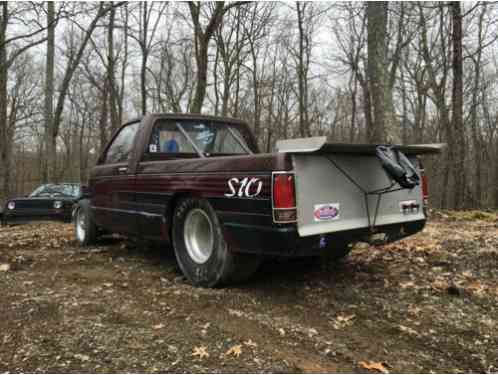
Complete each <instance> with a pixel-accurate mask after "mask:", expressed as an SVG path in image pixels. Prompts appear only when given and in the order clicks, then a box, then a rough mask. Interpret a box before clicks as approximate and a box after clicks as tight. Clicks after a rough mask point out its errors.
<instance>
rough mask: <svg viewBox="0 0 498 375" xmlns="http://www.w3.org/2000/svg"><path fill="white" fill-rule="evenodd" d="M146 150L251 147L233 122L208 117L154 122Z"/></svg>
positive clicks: (240, 150)
mask: <svg viewBox="0 0 498 375" xmlns="http://www.w3.org/2000/svg"><path fill="white" fill-rule="evenodd" d="M149 152H153V153H154V152H160V153H194V154H195V153H197V152H198V153H201V154H203V155H205V156H209V155H220V154H224V155H227V154H228V155H230V154H248V153H250V152H251V151H250V149H249V147H248V146H247V143H246V141H245V139H244V137H243V135H242V134H241V132H240V131H239V129H238V128H237V127H236V126H233V125H229V124H226V123H221V122H211V121H177V122H175V121H160V122H158V123H157V124H156V126H155V128H154V131H153V134H152V138H151V142H150V145H149Z"/></svg>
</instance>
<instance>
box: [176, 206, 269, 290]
mask: <svg viewBox="0 0 498 375" xmlns="http://www.w3.org/2000/svg"><path fill="white" fill-rule="evenodd" d="M172 237H173V247H174V250H175V256H176V259H177V261H178V265H179V266H180V268H181V270H182V272H183V274H184V275H185V276H186V277H187V279H188V280H189V281H190V282H191V283H192V284H193V285H195V286H201V287H214V286H219V285H222V284H227V283H229V282H239V281H243V280H246V279H247V278H248V277H250V276H251V275H252V274H253V273H254V272H255V271H256V269H257V268H258V266H259V263H260V260H259V259H258V258H256V257H252V256H248V255H245V254H238V253H233V252H231V251H230V250H229V246H228V244H227V243H226V241H225V239H224V237H223V233H222V229H221V225H220V222H219V220H218V217H217V215H216V212H215V211H214V209H213V208H212V207H211V205H210V204H209V202H208V201H206V200H205V199H197V198H185V199H182V200H181V201H180V202H178V204H177V206H176V209H175V212H174V217H173V233H172Z"/></svg>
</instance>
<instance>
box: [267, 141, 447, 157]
mask: <svg viewBox="0 0 498 375" xmlns="http://www.w3.org/2000/svg"><path fill="white" fill-rule="evenodd" d="M327 140H328V138H327V137H309V138H296V139H285V140H281V141H277V145H276V147H277V151H278V152H287V153H292V154H303V153H304V154H312V153H313V154H331V153H335V154H360V155H375V150H376V147H377V146H378V145H375V144H351V143H332V142H328V141H327ZM391 146H392V147H393V148H394V149H396V150H399V151H401V152H402V153H404V154H405V155H430V154H440V153H441V152H442V150H443V149H444V148H445V147H446V143H431V144H418V145H391Z"/></svg>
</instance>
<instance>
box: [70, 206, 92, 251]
mask: <svg viewBox="0 0 498 375" xmlns="http://www.w3.org/2000/svg"><path fill="white" fill-rule="evenodd" d="M74 231H75V233H76V241H77V242H78V244H79V245H80V246H91V245H94V244H95V243H96V242H97V226H96V225H95V221H94V220H93V215H92V212H91V209H90V204H89V202H88V201H80V202H79V204H78V208H77V209H76V214H75V218H74Z"/></svg>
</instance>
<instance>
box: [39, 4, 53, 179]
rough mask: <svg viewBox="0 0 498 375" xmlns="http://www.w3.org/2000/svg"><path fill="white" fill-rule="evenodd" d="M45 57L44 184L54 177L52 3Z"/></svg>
mask: <svg viewBox="0 0 498 375" xmlns="http://www.w3.org/2000/svg"><path fill="white" fill-rule="evenodd" d="M47 27H48V29H47V56H46V66H45V152H46V155H45V158H44V159H45V163H44V165H45V167H44V170H43V173H42V181H43V182H44V183H47V182H49V181H50V182H51V181H52V179H53V178H54V176H55V164H56V162H55V158H56V145H55V141H54V142H53V141H52V139H53V134H54V123H53V114H54V56H55V24H54V3H53V2H51V1H49V2H47Z"/></svg>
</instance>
